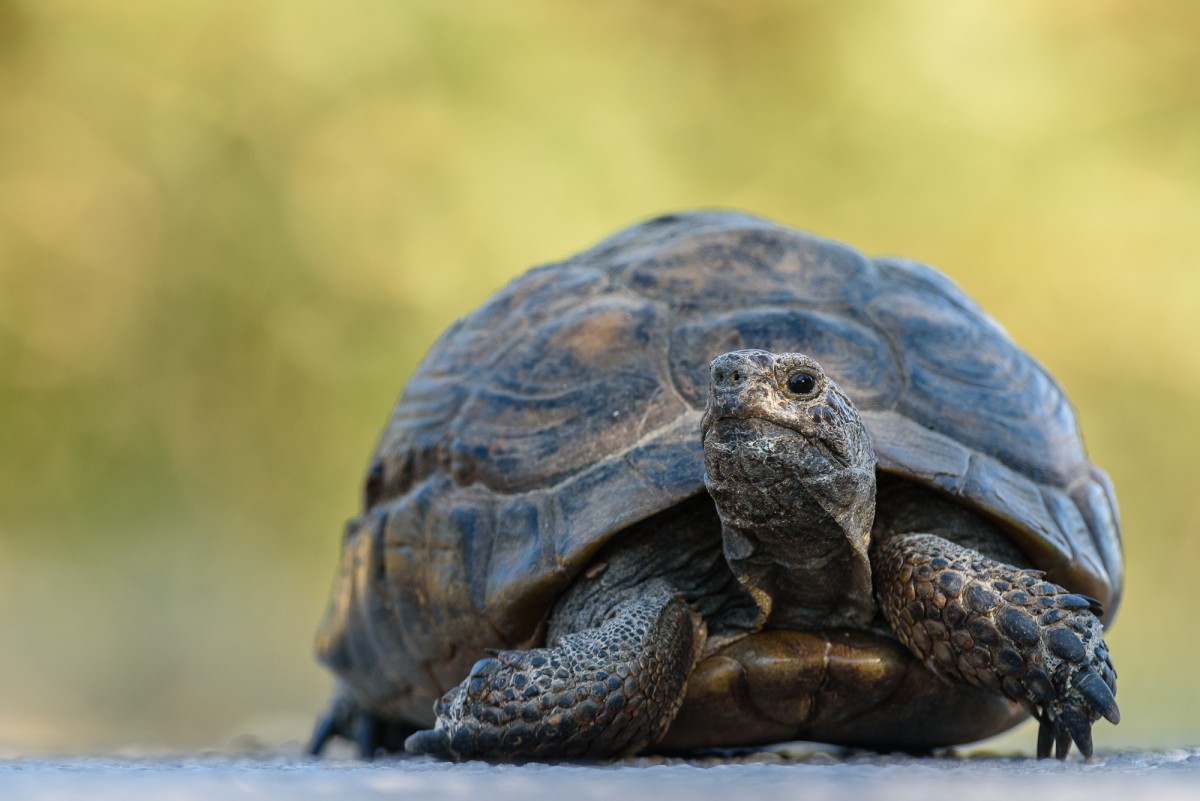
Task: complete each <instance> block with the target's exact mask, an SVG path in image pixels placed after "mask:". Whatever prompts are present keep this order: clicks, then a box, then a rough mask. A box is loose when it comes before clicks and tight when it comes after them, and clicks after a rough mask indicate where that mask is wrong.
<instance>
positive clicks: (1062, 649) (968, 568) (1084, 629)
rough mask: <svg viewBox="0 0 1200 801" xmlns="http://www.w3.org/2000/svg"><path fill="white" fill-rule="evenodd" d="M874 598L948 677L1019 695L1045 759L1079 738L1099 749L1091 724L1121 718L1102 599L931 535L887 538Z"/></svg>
mask: <svg viewBox="0 0 1200 801" xmlns="http://www.w3.org/2000/svg"><path fill="white" fill-rule="evenodd" d="M872 563H873V565H874V575H875V594H876V597H877V600H878V601H879V605H880V608H881V609H882V610H883V613H884V617H886V618H887V620H888V623H890V624H891V627H892V629H893V631H895V633H896V636H897V637H898V638H899V639H900V641H901V642H903V643H904V644H905V645H906V646H908V648H909V649H910V650H911V651H912V652H913V653H914V654H916V655H917V657H918V658H920V659H921V660H923V661H924V662H925V664H926V665H927V666H928V667H929V668H930V669H931V670H933V672H934V673H936V674H938V675H940V676H942V677H943V678H946V679H947V680H949V679H957V680H960V681H967V682H970V683H971V684H974V685H976V686H978V687H983V688H985V689H989V690H992V691H994V692H999V693H1002V694H1004V695H1005V696H1007V697H1009V698H1011V699H1013V700H1015V701H1019V702H1020V703H1021V704H1023V705H1024V706H1025V707H1026V709H1028V710H1029V711H1030V712H1031V713H1032V714H1033V716H1034V717H1035V718H1037V719H1038V720H1039V721H1040V722H1041V729H1040V731H1039V733H1038V757H1039V758H1042V757H1047V756H1049V755H1050V746H1051V744H1053V745H1054V750H1055V756H1057V757H1058V758H1059V759H1063V758H1065V757H1066V756H1067V752H1068V751H1069V750H1070V748H1071V741H1072V740H1074V742H1075V745H1076V746H1078V747H1079V750H1080V752H1082V753H1083V755H1084V756H1091V754H1092V734H1091V729H1092V724H1093V723H1094V722H1095V721H1096V720H1098V719H1099V718H1100V717H1101V716H1103V717H1105V718H1107V719H1108V720H1110V721H1111V722H1113V723H1117V722H1118V721H1119V720H1120V712H1119V711H1118V709H1117V702H1116V698H1115V697H1114V696H1115V693H1116V678H1117V674H1116V671H1115V670H1114V669H1113V666H1112V661H1111V659H1110V658H1109V654H1108V646H1107V645H1106V644H1105V642H1104V636H1103V635H1104V626H1103V625H1102V624H1101V623H1100V620H1099V619H1098V618H1097V615H1098V614H1100V609H1099V604H1098V603H1097V602H1096V601H1094V600H1092V599H1090V598H1086V597H1084V596H1082V595H1076V594H1073V593H1070V592H1068V591H1067V590H1065V589H1063V588H1062V587H1060V586H1058V585H1056V584H1052V583H1050V582H1048V581H1045V580H1044V579H1043V578H1042V574H1041V572H1040V571H1036V570H1025V569H1021V568H1018V567H1013V566H1011V565H1006V564H1003V563H1001V562H997V561H996V560H994V559H990V558H988V557H986V556H984V555H983V554H981V553H979V552H978V551H974V550H972V549H970V548H964V547H963V546H961V545H956V544H954V543H952V542H950V541H949V540H947V539H944V538H942V537H939V536H936V535H933V534H902V535H898V536H894V537H890V538H887V539H886V540H885V541H884V542H882V543H880V544H878V546H877V548H876V549H874V550H873V552H872Z"/></svg>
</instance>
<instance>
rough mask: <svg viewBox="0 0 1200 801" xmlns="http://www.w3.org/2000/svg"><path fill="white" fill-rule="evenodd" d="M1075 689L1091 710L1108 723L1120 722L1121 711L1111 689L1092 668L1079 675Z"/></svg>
mask: <svg viewBox="0 0 1200 801" xmlns="http://www.w3.org/2000/svg"><path fill="white" fill-rule="evenodd" d="M1075 687H1076V689H1078V690H1079V692H1080V693H1081V694H1082V695H1083V697H1084V698H1086V699H1087V702H1088V704H1089V705H1090V706H1091V707H1092V709H1094V710H1096V711H1097V712H1099V713H1100V714H1101V715H1103V716H1104V718H1105V720H1107V721H1108V722H1109V723H1120V722H1121V710H1120V709H1119V708H1118V707H1117V699H1116V696H1114V695H1113V691H1112V689H1111V688H1110V687H1109V686H1108V684H1106V683H1105V681H1104V679H1102V678H1100V674H1099V673H1097V672H1096V671H1095V669H1094V668H1090V667H1089V668H1088V669H1087V670H1086V671H1084V672H1082V673H1080V674H1079V677H1078V678H1076V680H1075Z"/></svg>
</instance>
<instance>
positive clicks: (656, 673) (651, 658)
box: [405, 581, 704, 759]
mask: <svg viewBox="0 0 1200 801" xmlns="http://www.w3.org/2000/svg"><path fill="white" fill-rule="evenodd" d="M703 638H704V635H703V629H702V624H700V623H699V622H698V621H697V618H696V617H695V616H694V615H693V613H692V611H691V609H690V607H689V606H688V604H687V602H686V601H685V600H684V599H683V598H682V597H681V596H679V595H678V594H677V593H676V592H675V591H674V589H673V588H671V587H670V586H669V585H667V584H666V583H665V582H661V581H656V582H652V583H651V584H650V585H648V586H646V587H644V588H643V591H642V592H640V593H639V594H638V596H637V597H635V598H633V599H632V600H627V601H625V602H623V603H620V604H619V605H617V606H616V607H615V608H614V609H613V610H612V612H611V614H610V616H609V617H608V618H607V619H606V620H604V621H603V622H602V623H601V624H600V625H599V626H596V627H594V628H589V629H585V630H582V631H578V632H575V633H571V634H566V635H564V636H562V637H560V638H559V639H558V641H557V642H555V643H552V647H549V648H538V649H534V650H529V651H499V652H497V653H496V654H495V657H494V658H491V659H482V660H480V661H479V662H477V663H476V664H475V666H474V667H473V668H472V669H471V672H470V675H468V676H467V678H466V679H465V680H464V681H463V682H462V684H460V685H458V686H457V687H455V688H454V689H453V690H451V691H450V692H448V693H446V694H445V695H444V696H442V698H441V699H440V700H439V701H438V702H437V703H436V704H435V706H434V711H435V713H436V714H437V723H436V724H435V726H434V728H433V729H429V730H426V731H420V732H417V733H416V734H414V735H412V736H411V737H409V738H408V740H407V741H406V742H405V748H406V749H407V750H408V751H410V752H412V753H415V754H436V755H439V756H446V757H451V758H454V759H466V758H470V757H483V758H488V759H515V758H531V759H543V758H553V757H580V756H594V757H603V756H616V755H623V754H630V753H634V752H636V751H638V750H640V749H642V748H644V747H645V746H647V745H649V744H650V743H652V742H654V741H655V740H656V739H658V738H659V737H660V736H661V735H662V733H663V732H664V731H666V728H667V726H668V725H669V724H670V722H671V719H672V718H673V717H674V716H675V713H676V712H677V711H678V709H679V705H680V704H681V703H682V702H683V694H684V689H685V687H686V684H687V677H688V674H689V673H691V670H692V666H693V665H694V664H695V661H696V656H697V654H698V652H699V650H700V646H701V645H702V642H703Z"/></svg>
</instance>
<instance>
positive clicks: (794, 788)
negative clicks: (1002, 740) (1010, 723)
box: [0, 748, 1200, 801]
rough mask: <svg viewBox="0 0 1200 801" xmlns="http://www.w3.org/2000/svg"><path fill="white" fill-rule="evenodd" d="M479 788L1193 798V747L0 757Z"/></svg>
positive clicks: (184, 778) (634, 795)
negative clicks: (630, 756) (571, 760)
mask: <svg viewBox="0 0 1200 801" xmlns="http://www.w3.org/2000/svg"><path fill="white" fill-rule="evenodd" d="M266 798H271V799H275V798H278V799H298V800H299V801H306V800H307V799H330V798H333V799H383V798H388V799H399V798H404V799H431V801H436V799H460V798H461V799H487V801H510V800H511V801H531V799H537V800H538V801H547V800H549V799H555V800H557V799H565V801H589V800H590V799H619V800H620V801H643V800H644V799H646V800H652V801H670V799H676V798H678V799H689V801H690V800H693V799H694V801H730V799H741V798H746V799H756V801H757V800H761V801H786V800H787V799H804V800H805V801H822V799H894V800H895V801H906V799H914V800H916V799H919V800H920V801H932V800H933V799H937V798H954V799H962V798H969V799H971V801H990V799H1002V800H1003V801H1042V799H1045V801H1076V799H1078V801H1106V800H1107V799H1114V801H1115V800H1119V801H1132V799H1140V798H1148V799H1165V800H1167V801H1172V800H1173V799H1189V801H1196V799H1200V748H1186V749H1177V750H1167V751H1154V752H1145V751H1124V752H1116V753H1101V754H1098V755H1097V756H1096V757H1094V758H1093V759H1092V760H1090V761H1087V762H1085V761H1083V760H1081V759H1079V757H1078V756H1075V757H1073V758H1072V759H1070V760H1068V761H1067V762H1065V763H1059V762H1054V761H1049V760H1047V761H1042V762H1038V761H1036V760H1033V759H1026V758H1001V757H968V758H961V757H955V756H948V757H929V758H909V757H889V756H879V755H838V754H836V753H830V752H828V751H819V750H818V751H805V750H802V749H801V750H789V749H787V748H784V749H780V750H774V751H770V752H763V753H757V754H752V755H749V756H742V757H730V756H723V757H713V758H709V759H692V760H671V759H665V760H664V759H640V760H629V761H625V762H619V763H614V764H608V765H488V764H485V763H479V762H468V763H465V764H461V765H454V764H447V763H444V762H435V761H433V760H431V759H429V758H426V757H422V758H408V759H396V760H384V761H378V762H374V763H363V762H358V761H353V760H324V761H312V760H306V759H302V758H300V757H296V756H289V755H271V756H250V757H238V756H230V755H218V754H213V755H201V756H191V757H181V756H169V757H165V756H160V757H139V758H116V757H66V758H63V757H60V758H52V759H47V758H15V759H7V760H0V799H4V800H5V801H10V800H11V801H25V800H26V799H28V800H29V801H41V800H42V799H46V800H47V801H48V800H49V799H55V801H59V800H60V799H88V800H89V801H108V800H109V799H112V800H113V801H116V800H117V799H120V801H143V800H145V801H150V800H151V799H153V800H154V801H192V799H205V800H206V801H209V800H214V801H220V800H221V799H266Z"/></svg>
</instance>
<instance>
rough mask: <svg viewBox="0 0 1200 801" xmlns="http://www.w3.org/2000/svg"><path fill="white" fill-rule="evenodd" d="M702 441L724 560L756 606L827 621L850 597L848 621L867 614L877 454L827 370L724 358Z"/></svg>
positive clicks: (716, 370) (793, 359)
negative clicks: (721, 533) (782, 607)
mask: <svg viewBox="0 0 1200 801" xmlns="http://www.w3.org/2000/svg"><path fill="white" fill-rule="evenodd" d="M701 440H702V442H703V445H704V467H705V476H704V481H705V485H706V486H707V487H708V491H709V494H710V495H712V497H713V500H714V501H715V502H716V505H717V511H718V513H719V514H720V516H721V522H722V523H723V524H724V531H725V534H724V536H725V553H726V558H727V559H728V560H729V563H730V566H731V567H733V568H734V571H735V573H736V574H738V577H739V579H740V580H742V582H743V584H745V585H746V586H747V588H748V589H750V590H751V592H752V594H754V596H755V598H756V599H757V600H758V601H759V605H760V606H763V605H764V596H769V597H770V598H771V599H773V600H771V601H769V602H767V604H766V605H768V606H771V605H773V606H774V607H775V608H776V609H779V608H780V605H781V600H786V603H784V605H785V606H787V607H788V608H789V609H790V610H792V611H795V610H796V609H797V608H802V609H803V611H804V614H805V615H806V616H808V617H812V618H813V620H812V621H809V622H814V621H816V620H819V621H820V622H822V623H827V622H831V615H833V616H834V617H836V613H834V612H833V611H832V610H833V609H836V608H837V607H838V605H839V604H840V603H842V602H844V601H846V600H849V601H850V603H849V606H848V607H847V611H848V612H849V613H850V617H851V618H854V619H857V618H858V617H861V616H862V615H867V614H868V608H869V607H870V603H871V602H870V600H869V599H870V567H869V562H868V560H867V547H868V545H869V541H870V533H871V523H872V520H873V518H874V514H875V452H874V449H873V448H872V446H871V438H870V435H869V434H868V433H867V430H866V428H865V427H864V426H863V423H862V419H861V418H860V417H859V414H858V410H857V409H855V407H854V404H853V403H851V401H850V399H849V398H847V397H846V395H845V393H844V392H842V390H841V388H840V387H838V385H837V384H836V383H835V382H834V381H833V380H832V379H831V378H830V377H829V376H828V375H827V374H826V373H825V371H824V370H823V369H822V368H821V365H820V364H818V363H817V362H816V361H815V360H814V359H812V358H811V357H809V356H805V355H803V354H799V353H779V354H776V353H769V352H767V351H763V350H739V351H734V352H732V353H726V354H724V355H722V356H718V357H717V358H716V359H714V360H713V362H712V365H711V368H710V381H709V392H708V405H707V407H706V408H705V410H704V417H703V419H702V422H701ZM837 566H840V567H837ZM864 581H865V584H864ZM847 596H850V597H849V598H847ZM850 610H857V611H853V612H851V611H850ZM845 622H850V620H846V621H845Z"/></svg>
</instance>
